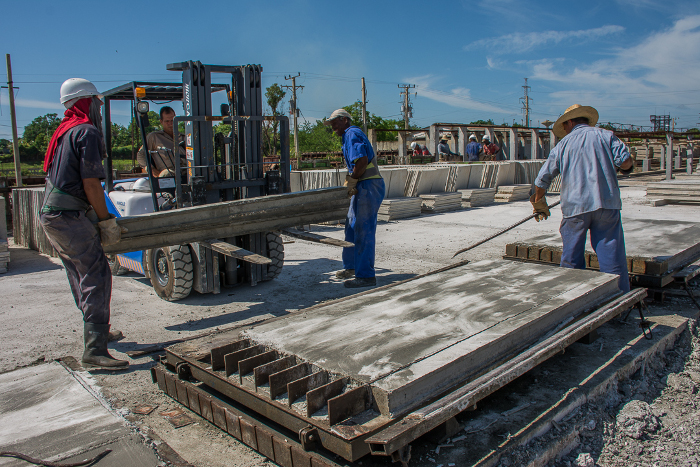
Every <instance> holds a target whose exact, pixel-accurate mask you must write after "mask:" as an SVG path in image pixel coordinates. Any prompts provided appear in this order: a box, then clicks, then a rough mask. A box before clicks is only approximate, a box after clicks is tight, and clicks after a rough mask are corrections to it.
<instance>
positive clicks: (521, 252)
mask: <svg viewBox="0 0 700 467" xmlns="http://www.w3.org/2000/svg"><path fill="white" fill-rule="evenodd" d="M517 248H518V249H517V253H516V256H517V257H518V258H522V259H527V245H518V247H517Z"/></svg>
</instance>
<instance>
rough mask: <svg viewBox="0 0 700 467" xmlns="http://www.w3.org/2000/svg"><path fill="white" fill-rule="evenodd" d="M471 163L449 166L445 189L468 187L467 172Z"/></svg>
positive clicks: (469, 171)
mask: <svg viewBox="0 0 700 467" xmlns="http://www.w3.org/2000/svg"><path fill="white" fill-rule="evenodd" d="M470 173H471V165H468V164H456V165H452V166H450V173H449V175H448V176H447V185H446V186H445V191H457V190H463V189H465V188H469V174H470Z"/></svg>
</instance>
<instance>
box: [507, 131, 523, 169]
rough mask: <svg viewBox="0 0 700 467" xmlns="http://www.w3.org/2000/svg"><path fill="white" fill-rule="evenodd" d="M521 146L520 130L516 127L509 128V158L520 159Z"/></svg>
mask: <svg viewBox="0 0 700 467" xmlns="http://www.w3.org/2000/svg"><path fill="white" fill-rule="evenodd" d="M519 146H520V141H519V138H518V132H517V131H515V129H513V128H510V129H509V130H508V159H510V160H512V161H515V160H518V147H519Z"/></svg>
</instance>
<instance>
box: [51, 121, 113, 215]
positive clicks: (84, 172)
mask: <svg viewBox="0 0 700 467" xmlns="http://www.w3.org/2000/svg"><path fill="white" fill-rule="evenodd" d="M101 147H102V134H101V133H100V132H99V131H98V130H97V128H95V127H94V126H93V125H91V124H88V123H84V124H82V125H78V126H75V127H73V128H71V129H70V130H68V131H67V132H65V133H64V134H63V136H61V138H60V139H59V140H58V146H57V147H56V153H55V154H54V157H53V161H52V162H51V167H50V168H49V173H48V174H47V177H46V178H48V179H49V180H50V181H51V183H52V184H53V186H55V187H56V188H58V189H59V190H61V191H64V192H66V193H68V194H70V195H73V196H75V197H77V198H80V199H82V200H83V201H86V202H87V200H88V199H87V195H86V194H85V189H84V188H83V179H84V178H99V179H104V178H105V171H104V168H103V167H102V152H101V151H100V148H101Z"/></svg>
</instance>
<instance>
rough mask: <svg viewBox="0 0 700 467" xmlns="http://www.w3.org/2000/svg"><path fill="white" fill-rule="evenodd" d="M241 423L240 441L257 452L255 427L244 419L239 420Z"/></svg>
mask: <svg viewBox="0 0 700 467" xmlns="http://www.w3.org/2000/svg"><path fill="white" fill-rule="evenodd" d="M240 422H241V441H243V443H245V444H246V445H248V446H250V447H251V448H253V449H254V450H256V451H257V450H258V438H257V436H256V435H255V426H254V425H253V424H252V423H250V422H248V421H247V420H246V419H245V418H241V419H240Z"/></svg>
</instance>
